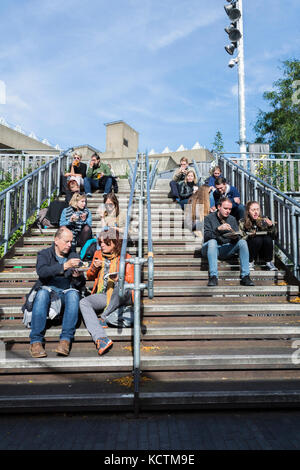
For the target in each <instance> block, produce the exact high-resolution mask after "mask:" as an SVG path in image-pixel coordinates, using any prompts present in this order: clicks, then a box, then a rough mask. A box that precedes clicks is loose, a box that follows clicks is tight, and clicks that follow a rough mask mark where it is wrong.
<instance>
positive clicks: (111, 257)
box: [97, 253, 118, 306]
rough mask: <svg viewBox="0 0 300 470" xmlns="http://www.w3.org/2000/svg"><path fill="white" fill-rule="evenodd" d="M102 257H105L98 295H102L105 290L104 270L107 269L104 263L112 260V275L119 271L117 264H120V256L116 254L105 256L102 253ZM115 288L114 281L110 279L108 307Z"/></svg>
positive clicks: (107, 292) (110, 269) (107, 291)
mask: <svg viewBox="0 0 300 470" xmlns="http://www.w3.org/2000/svg"><path fill="white" fill-rule="evenodd" d="M102 257H103V263H102V264H101V268H100V273H99V277H98V284H97V294H102V293H103V290H104V269H105V262H104V261H105V260H106V259H109V260H110V265H109V272H110V273H115V272H116V271H117V264H118V256H117V255H116V254H111V255H105V254H104V253H102ZM114 287H115V283H114V281H112V280H111V279H110V278H108V280H107V287H106V299H107V302H106V306H108V305H109V302H110V299H111V296H112V293H113V290H114Z"/></svg>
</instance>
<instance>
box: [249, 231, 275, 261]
mask: <svg viewBox="0 0 300 470" xmlns="http://www.w3.org/2000/svg"><path fill="white" fill-rule="evenodd" d="M247 243H248V249H249V261H250V262H251V261H254V260H255V259H256V258H260V259H262V260H264V261H266V262H268V261H272V259H273V240H272V238H271V237H270V236H269V235H257V236H254V237H248V239H247Z"/></svg>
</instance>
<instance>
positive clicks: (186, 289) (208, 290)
mask: <svg viewBox="0 0 300 470" xmlns="http://www.w3.org/2000/svg"><path fill="white" fill-rule="evenodd" d="M2 286H3V282H2V283H1V284H0V295H10V296H19V295H24V294H27V293H28V289H29V288H30V285H26V286H24V283H23V286H24V287H16V286H15V285H11V286H10V285H7V286H5V287H2ZM144 292H145V295H147V289H146V290H145V291H144ZM154 293H155V296H174V297H176V296H177V297H183V296H186V295H188V296H189V295H194V296H197V297H198V296H208V297H209V296H214V295H219V296H229V295H248V296H258V295H268V296H272V295H284V296H297V295H298V294H299V287H298V286H290V285H287V286H276V285H275V286H272V285H269V286H266V285H262V286H257V285H256V286H255V287H245V286H240V285H238V284H235V285H232V286H229V285H224V286H217V287H207V286H206V285H203V286H199V285H195V286H191V285H188V284H187V285H185V286H180V288H179V287H178V286H172V285H165V286H159V287H158V286H155V287H154Z"/></svg>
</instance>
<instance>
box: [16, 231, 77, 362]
mask: <svg viewBox="0 0 300 470" xmlns="http://www.w3.org/2000/svg"><path fill="white" fill-rule="evenodd" d="M72 240H73V233H72V232H71V230H69V229H68V228H67V227H64V226H63V227H60V228H59V229H58V230H57V232H56V234H55V237H54V243H53V244H52V246H51V247H49V248H45V249H44V250H41V251H40V252H39V253H38V255H37V264H36V272H37V275H38V277H39V279H38V281H37V282H36V283H35V285H34V287H33V288H32V290H31V291H30V293H29V294H28V296H27V299H26V303H25V305H24V306H23V308H22V310H23V312H24V319H23V323H25V324H26V325H27V326H28V325H29V324H30V327H31V332H30V354H31V356H32V357H34V358H39V357H45V356H47V354H46V351H45V349H44V346H43V343H44V334H45V330H46V323H47V318H53V317H55V316H56V315H58V314H59V313H60V311H61V310H62V311H63V320H62V331H61V335H60V342H59V345H58V346H57V348H56V350H55V352H56V353H57V354H59V355H62V356H68V355H69V352H70V345H71V342H72V340H73V338H74V333H75V329H76V324H77V321H78V311H79V300H80V291H81V290H82V289H83V288H84V287H85V283H86V281H85V277H84V275H83V273H81V272H80V271H79V270H78V267H79V266H80V263H81V261H80V258H79V255H78V254H76V253H75V252H70V250H71V245H72Z"/></svg>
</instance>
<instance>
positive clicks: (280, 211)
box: [216, 154, 300, 280]
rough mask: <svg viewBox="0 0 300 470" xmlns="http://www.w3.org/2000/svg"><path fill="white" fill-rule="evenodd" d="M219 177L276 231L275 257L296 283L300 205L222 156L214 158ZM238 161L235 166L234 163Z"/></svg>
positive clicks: (299, 262) (299, 265) (299, 260)
mask: <svg viewBox="0 0 300 470" xmlns="http://www.w3.org/2000/svg"><path fill="white" fill-rule="evenodd" d="M216 161H217V162H218V165H219V166H220V167H221V169H222V175H223V176H224V177H225V178H226V179H227V181H228V182H229V184H230V185H232V186H235V187H237V188H238V190H239V192H240V194H241V203H242V204H246V202H247V201H257V202H258V203H259V204H260V206H261V208H262V211H263V214H264V215H267V216H269V217H270V218H271V220H273V221H274V222H275V223H276V224H277V227H278V238H277V240H276V247H277V249H278V250H279V252H278V255H279V256H280V257H281V259H282V261H283V262H284V263H285V264H286V266H287V268H290V269H291V271H292V273H293V275H294V276H295V277H296V278H297V279H298V280H300V204H299V203H298V202H297V201H295V199H293V198H291V197H289V196H287V195H286V194H284V193H283V192H282V191H280V190H279V189H277V188H275V187H274V186H271V185H270V184H268V183H267V182H265V181H263V180H262V179H261V178H258V177H257V176H255V175H254V174H253V173H251V172H250V171H249V170H246V169H245V168H243V167H242V166H241V164H240V163H241V160H235V161H233V160H232V159H231V158H229V157H227V156H226V155H224V154H220V155H216ZM236 161H238V163H239V164H238V163H236Z"/></svg>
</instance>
